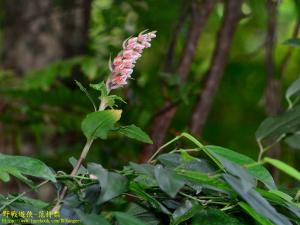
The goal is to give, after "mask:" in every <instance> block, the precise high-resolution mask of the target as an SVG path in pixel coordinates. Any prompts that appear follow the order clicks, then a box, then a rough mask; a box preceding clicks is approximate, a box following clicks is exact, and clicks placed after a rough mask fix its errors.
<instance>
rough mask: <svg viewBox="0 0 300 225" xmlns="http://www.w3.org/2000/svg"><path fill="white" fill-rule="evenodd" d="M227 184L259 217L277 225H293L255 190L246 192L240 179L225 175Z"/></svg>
mask: <svg viewBox="0 0 300 225" xmlns="http://www.w3.org/2000/svg"><path fill="white" fill-rule="evenodd" d="M223 178H224V179H225V180H226V182H227V183H228V184H229V185H230V186H231V187H232V188H233V189H234V190H235V191H236V192H237V193H238V194H239V196H240V197H241V198H243V199H244V200H245V201H246V202H247V203H248V204H249V205H250V206H251V207H252V208H253V210H254V211H255V212H256V213H258V214H259V215H261V216H263V217H265V218H267V219H269V220H270V221H272V222H273V223H274V224H276V225H292V224H291V222H290V221H289V220H288V219H287V218H286V217H285V216H284V215H282V214H280V213H278V212H277V211H276V209H275V208H274V207H273V206H272V205H271V204H270V203H269V202H268V201H267V200H266V199H265V198H263V197H262V196H261V195H260V194H259V193H258V192H256V191H255V190H254V189H251V190H248V191H245V190H244V189H243V186H242V183H241V181H240V179H238V178H235V177H234V176H232V175H229V174H223Z"/></svg>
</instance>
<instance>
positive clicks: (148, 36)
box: [106, 30, 156, 90]
mask: <svg viewBox="0 0 300 225" xmlns="http://www.w3.org/2000/svg"><path fill="white" fill-rule="evenodd" d="M146 32H147V30H145V31H142V32H141V33H139V34H138V36H137V37H129V38H127V39H126V40H125V41H124V42H123V45H122V47H123V50H122V51H121V52H120V53H119V54H118V55H117V56H116V57H115V59H114V60H113V63H110V68H111V72H112V75H111V78H110V79H108V80H107V82H106V86H107V87H108V89H109V90H112V89H116V88H119V87H123V86H124V85H126V84H127V80H128V79H129V78H131V74H132V73H133V68H134V66H135V62H136V61H137V60H138V59H139V58H140V57H141V56H142V53H143V50H144V49H145V48H149V47H151V44H150V42H151V40H152V39H153V38H155V37H156V34H155V33H156V31H152V32H148V33H146Z"/></svg>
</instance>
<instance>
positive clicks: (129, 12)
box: [0, 0, 300, 225]
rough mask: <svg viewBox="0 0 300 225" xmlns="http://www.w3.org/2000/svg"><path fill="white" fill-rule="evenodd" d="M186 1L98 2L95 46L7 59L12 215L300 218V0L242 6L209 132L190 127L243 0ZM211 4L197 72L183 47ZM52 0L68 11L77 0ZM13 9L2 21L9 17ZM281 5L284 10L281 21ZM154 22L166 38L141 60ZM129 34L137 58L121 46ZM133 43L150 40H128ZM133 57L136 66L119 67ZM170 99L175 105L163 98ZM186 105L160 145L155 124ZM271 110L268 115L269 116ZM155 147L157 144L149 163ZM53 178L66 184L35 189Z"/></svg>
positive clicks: (202, 220) (93, 219)
mask: <svg viewBox="0 0 300 225" xmlns="http://www.w3.org/2000/svg"><path fill="white" fill-rule="evenodd" d="M8 2H9V1H8ZM186 2H187V1H179V0H175V1H172V4H170V1H168V0H162V1H159V3H158V1H152V0H147V1H131V0H128V1H118V0H93V1H91V6H90V11H89V13H90V14H89V16H90V17H89V18H90V21H89V23H88V28H86V27H85V29H86V30H88V41H87V43H85V44H86V46H85V51H84V52H82V54H77V55H76V54H75V55H72V57H65V56H64V57H62V58H60V59H58V60H54V61H52V62H51V63H48V64H47V65H45V66H43V67H41V68H34V69H33V68H32V69H30V70H28V71H25V72H23V73H19V72H18V70H16V69H11V70H10V69H7V68H5V69H4V68H2V67H1V68H0V97H1V98H2V99H3V101H2V99H1V102H0V112H1V123H0V128H1V130H0V134H1V135H0V144H2V142H3V143H6V141H7V140H8V141H7V142H8V143H9V144H8V148H7V149H8V151H5V148H4V147H3V146H4V145H3V144H2V145H3V146H1V145H0V147H3V150H4V151H3V153H0V189H1V188H2V187H5V185H7V187H8V190H9V189H10V188H11V187H13V188H12V190H13V191H10V190H9V191H10V192H9V193H6V194H4V193H2V192H0V224H1V223H3V224H18V223H20V224H24V223H25V224H26V223H27V224H30V223H32V224H38V222H36V221H35V222H33V221H27V222H26V221H25V222H24V221H23V222H22V220H23V219H24V218H26V216H24V213H23V212H32V213H33V215H31V216H29V218H31V219H34V218H41V215H42V214H43V213H45V214H47V215H48V216H49V215H52V216H53V215H56V216H57V215H58V214H60V215H59V216H57V218H61V219H65V218H68V219H69V220H70V221H69V222H68V223H72V221H71V220H72V219H74V221H76V220H77V223H82V224H84V225H90V224H91V225H92V224H101V225H110V224H111V225H113V224H115V225H135V224H137V225H160V224H161V225H167V224H170V225H177V224H178V225H179V224H183V225H198V224H199V225H200V224H201V225H202V224H204V225H205V224H216V225H219V224H229V225H238V224H244V225H246V224H249V225H250V224H263V225H265V224H266V225H270V224H276V225H277V224H278V225H289V224H300V190H299V182H300V172H299V163H298V162H299V149H300V141H299V140H300V101H299V99H300V78H299V76H298V71H299V70H300V64H299V63H298V61H299V56H300V55H299V47H300V41H299V38H298V37H297V35H298V31H297V29H295V28H297V27H298V26H300V25H298V24H300V23H297V24H296V25H295V24H294V20H293V19H294V17H297V19H298V20H299V21H300V4H299V1H298V0H286V1H285V2H284V3H279V2H277V1H273V0H266V2H267V3H268V4H269V5H268V4H267V7H266V4H265V3H266V2H265V1H261V0H249V1H247V0H245V1H244V2H243V4H241V5H240V6H241V15H240V17H239V16H238V17H237V18H238V19H239V20H237V21H235V22H236V25H237V26H236V31H235V33H234V32H233V34H234V35H232V36H231V38H232V44H231V47H230V44H229V46H228V45H227V47H228V49H227V51H228V52H227V54H225V55H224V56H223V57H224V58H223V59H222V60H220V62H219V64H222V65H223V66H224V67H223V69H221V72H220V73H219V74H223V73H224V78H223V81H222V83H221V84H220V87H217V89H218V93H217V95H216V99H215V101H214V104H213V107H212V110H211V112H210V114H209V117H208V119H207V121H206V124H205V127H204V128H205V129H204V131H203V133H202V134H201V135H199V133H197V134H195V135H192V134H191V132H189V131H186V130H190V131H191V129H190V127H189V125H188V124H189V123H191V122H193V121H194V120H193V119H192V118H193V116H194V115H193V114H194V113H193V112H194V111H193V108H194V107H195V105H197V103H198V100H199V96H201V93H203V92H204V90H205V88H206V87H205V85H203V86H201V88H200V84H202V83H204V84H205V81H206V80H207V79H209V76H208V78H207V75H209V74H210V72H211V71H212V69H211V68H212V67H213V66H214V56H215V55H218V52H219V51H218V46H219V47H220V46H222V45H221V44H220V43H222V39H220V40H219V37H220V36H222V30H223V31H224V30H225V31H226V24H227V25H228V24H229V26H228V27H227V29H229V30H232V26H233V25H232V23H226V19H228V18H229V19H230V15H231V14H230V13H229V14H228V9H229V8H230V7H228V5H230V4H233V5H234V3H236V2H237V1H235V0H228V1H213V0H211V1H210V0H208V1H207V0H199V1H198V0H195V1H191V3H189V4H187V3H186ZM209 2H215V3H214V4H215V5H214V7H212V8H211V12H210V13H211V14H210V17H209V15H207V16H208V17H207V18H206V19H207V21H206V24H205V26H204V25H203V24H204V23H203V24H202V25H203V34H202V36H201V35H200V36H201V38H200V41H198V40H197V41H196V44H197V42H199V48H197V51H195V53H194V56H193V57H191V58H193V60H191V61H190V62H191V64H190V65H189V66H188V67H189V68H185V69H187V70H186V71H187V72H186V76H187V75H188V76H187V77H186V80H185V79H182V78H181V77H180V75H181V74H180V73H179V72H178V68H177V67H178V66H177V64H180V62H181V60H182V56H185V57H187V58H189V57H190V55H189V54H187V55H184V54H182V52H183V53H184V52H185V46H186V44H189V43H186V42H189V41H190V39H189V38H190V36H192V35H190V32H194V31H193V30H192V29H190V27H192V28H193V24H194V22H195V21H194V20H196V19H195V18H197V16H195V15H194V14H191V15H190V11H189V10H191V11H192V12H194V11H193V10H199V9H198V8H197V7H195V4H196V5H197V4H199V5H200V6H203V8H205V7H204V6H209ZM275 3H276V4H275ZM53 4H55V7H56V8H55V9H59V10H58V11H60V10H61V11H64V10H65V9H68V8H69V7H70V6H72V1H55V3H53ZM201 4H203V5H201ZM206 4H207V5H206ZM181 6H182V7H181ZM271 6H272V7H274V6H276V7H277V8H276V10H273V11H272V10H271V8H272V7H271ZM0 7H1V8H2V3H0ZM1 8H0V24H3V26H7V27H9V25H10V24H9V23H6V20H8V18H7V15H6V14H5V12H3V11H2V9H1ZM195 8H196V9H195ZM199 8H200V9H201V7H199ZM166 9H168V10H166ZM273 9H275V8H273ZM54 11H55V10H54ZM74 11H76V10H74ZM275 11H276V12H277V14H276V18H278V19H277V20H275V19H274V20H272V16H274V15H273V14H272V13H274V12H275ZM229 12H230V10H229ZM196 15H198V14H196ZM201 15H202V14H201ZM228 15H229V16H228ZM270 18H271V19H270ZM33 20H34V18H33ZM176 20H178V21H176ZM224 21H225V22H224ZM274 21H276V22H274ZM273 22H274V23H273ZM275 23H277V24H276V25H275V27H274V24H275ZM170 24H172V26H173V28H172V27H171V26H170ZM190 24H191V26H190ZM196 24H197V21H196ZM49 26H50V25H49ZM67 27H68V26H67ZM70 27H71V26H70ZM145 27H147V28H149V29H150V30H152V29H153V30H157V31H158V32H157V34H158V36H157V38H156V39H155V40H154V41H153V43H151V45H152V46H151V50H147V51H145V53H143V59H142V60H143V61H142V60H141V61H142V62H138V63H137V64H135V63H136V59H137V58H139V57H141V53H142V52H143V49H144V48H145V47H146V46H147V47H150V41H151V39H148V40H147V41H146V42H147V43H145V42H144V41H145V40H142V39H140V40H138V43H136V39H134V37H132V36H131V35H135V34H136V35H137V33H138V30H144V29H145ZM224 27H225V28H224ZM172 29H173V30H172ZM273 29H275V30H276V29H277V32H275V31H274V30H273ZM294 29H295V30H294ZM299 29H300V28H299V27H298V30H299ZM293 31H297V32H296V33H295V32H294V33H293ZM1 32H4V33H5V30H4V31H2V30H0V39H1V41H2V34H1ZM145 32H148V31H144V32H142V33H141V34H145ZM224 33H230V32H224ZM275 33H276V34H277V35H275ZM291 33H293V34H292V35H291ZM141 34H140V35H141ZM216 34H218V35H216ZM129 36H130V38H128V39H126V40H125V41H124V42H123V40H124V39H125V38H126V37H129ZM154 37H155V32H152V38H154ZM233 37H234V38H233ZM275 37H276V40H277V42H276V40H275ZM214 39H216V41H215V42H213V41H211V40H214ZM70 40H71V37H70ZM70 40H69V41H70ZM72 40H73V39H72ZM129 40H131V41H130V43H129ZM67 42H68V41H67ZM70 42H71V41H70ZM122 42H123V51H128V50H130V51H129V52H130V56H129V57H125V55H124V52H120V53H117V52H118V51H119V50H120V46H121V45H122ZM131 42H134V43H135V44H139V45H138V47H137V46H136V45H134V46H132V47H128V45H129V44H132V43H131ZM148 42H149V43H148ZM227 42H228V40H227ZM3 43H4V42H3ZM227 44H228V43H227ZM141 45H142V46H141ZM196 46H197V45H196ZM194 47H195V46H194ZM194 49H196V48H194ZM229 49H230V57H229ZM219 50H220V49H219ZM221 50H222V49H221ZM221 50H220V51H221ZM223 50H224V49H223ZM223 50H222V51H223ZM132 51H133V52H134V54H135V56H133V55H132ZM12 52H13V51H12ZM224 52H225V50H224ZM170 55H171V56H172V57H170ZM112 57H116V58H112ZM135 57H137V58H136V59H135ZM24 58H25V57H24ZM162 58H164V59H165V61H164V60H161V59H162ZM109 59H110V60H109ZM128 60H129V62H128ZM226 60H228V65H227V66H226V68H225V64H226V63H225V61H226ZM124 61H126V62H127V63H129V65H130V68H127V67H126V68H125V70H126V71H125V70H124V68H117V66H119V65H120V64H122V63H124ZM16 64H17V62H16ZM107 64H109V66H107ZM219 64H218V63H217V69H219V68H220V67H219ZM135 65H136V68H135V72H134V73H133V75H132V77H133V80H132V81H129V79H130V78H131V73H132V72H133V70H132V69H133V67H135ZM0 66H2V65H1V63H0ZM270 67H271V68H270ZM182 68H184V67H182ZM270 71H271V72H270ZM123 73H124V74H125V77H124V76H123V75H124V74H123ZM108 74H111V76H109V77H107V75H108ZM265 74H266V76H262V75H265ZM270 74H271V75H270ZM272 76H273V77H272ZM270 77H271V78H270ZM220 79H221V78H220ZM99 80H105V81H102V82H99ZM183 80H184V81H183ZM128 81H129V83H130V85H129V87H128V86H127V87H123V86H125V85H127V82H128ZM202 81H203V82H202ZM269 86H270V87H271V98H270V95H268V94H269V92H268V90H269V89H268V87H269ZM120 87H122V88H120ZM272 88H273V89H272ZM114 89H117V90H114ZM283 90H286V91H285V95H284V91H283ZM272 91H273V92H272ZM120 96H122V97H120ZM274 96H275V97H274ZM283 96H285V99H286V101H285V100H284V99H283V98H282V97H283ZM272 97H273V100H274V99H275V104H273V103H274V102H272V101H271V103H272V104H273V105H272V104H269V103H270V102H268V101H270V99H271V100H272ZM281 98H282V99H281ZM207 99H210V100H211V99H214V96H213V95H212V96H208V97H207ZM166 102H167V103H171V104H170V105H168V104H166V105H167V107H161V106H165V103H166ZM268 104H269V105H268ZM270 105H271V107H269V106H270ZM174 107H175V108H176V110H177V112H176V113H174V115H173V117H174V119H173V120H172V119H171V120H172V121H171V122H170V124H169V127H167V128H168V129H167V130H165V131H164V130H163V129H161V130H158V132H157V133H160V132H161V133H163V132H165V134H166V138H165V140H167V141H166V142H165V144H163V145H162V146H159V147H157V148H156V145H155V144H156V142H157V138H156V139H155V138H152V137H153V129H151V128H153V127H151V126H152V125H153V124H155V123H154V122H155V118H156V117H159V116H160V115H163V114H164V113H165V112H168V110H170V111H172V110H173V109H174ZM263 108H264V109H265V111H266V114H267V115H269V117H267V118H266V119H264V120H263V118H265V117H266V116H265V113H264V112H263ZM270 109H271V111H270ZM176 110H175V111H176ZM272 110H275V112H274V111H272ZM92 111H93V112H92ZM262 120H263V121H262ZM261 121H262V122H261ZM162 122H164V121H162ZM260 122H261V123H260ZM259 124H260V125H259ZM158 125H160V124H159V123H158ZM157 127H158V128H159V127H160V126H157ZM144 130H148V131H149V132H145V131H144ZM154 130H155V129H154ZM255 130H256V132H255ZM184 131H186V132H184ZM150 132H151V135H148V134H147V133H149V134H150ZM200 136H201V137H200ZM154 137H155V135H154ZM156 137H157V136H156ZM152 139H153V140H152ZM255 139H256V140H255ZM3 140H5V141H3ZM168 140H169V141H168ZM84 141H85V145H84ZM152 144H154V145H152ZM211 144H215V145H211ZM83 145H84V147H83V149H82V146H83ZM145 146H146V147H147V146H148V147H149V146H154V147H153V148H154V150H155V152H154V153H152V155H151V158H150V159H149V160H148V161H147V162H145V163H137V161H138V157H139V156H141V155H142V156H143V152H144V151H143V150H144V149H145ZM221 146H229V147H221ZM278 149H279V153H278V152H277V155H276V152H275V151H276V150H278ZM0 151H1V152H2V149H1V150H0ZM80 152H81V155H80V157H79V154H80ZM28 155H30V157H29V156H28ZM256 159H257V160H256ZM99 162H101V163H99ZM70 169H73V170H72V172H71V173H69V172H68V171H69V170H70ZM9 182H10V183H9ZM39 182H40V183H39ZM2 185H3V186H2ZM45 186H48V187H49V186H50V187H52V188H53V189H51V190H50V192H55V196H50V198H49V196H47V197H45V196H44V198H34V196H36V195H35V193H38V192H39V190H41V188H43V187H45ZM24 187H25V188H24ZM17 189H19V190H22V191H19V192H15V190H17ZM23 190H25V191H24V192H23ZM1 191H2V190H1ZM37 215H38V216H37ZM43 215H44V214H43ZM42 218H46V219H47V217H46V216H44V217H42ZM79 221H80V222H79ZM60 222H61V223H65V224H66V223H67V222H62V221H60ZM60 222H59V221H55V220H52V221H51V222H50V224H59V223H60ZM40 224H45V223H43V222H40Z"/></svg>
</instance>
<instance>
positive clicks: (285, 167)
mask: <svg viewBox="0 0 300 225" xmlns="http://www.w3.org/2000/svg"><path fill="white" fill-rule="evenodd" d="M263 161H264V162H267V163H269V164H271V165H272V166H275V167H276V168H277V169H279V170H281V171H282V172H284V173H286V174H288V175H290V176H291V177H294V178H295V179H297V180H298V181H300V172H299V171H298V170H296V169H295V168H293V167H291V166H289V165H288V164H286V163H284V162H282V161H280V160H277V159H271V158H268V157H265V158H264V159H263Z"/></svg>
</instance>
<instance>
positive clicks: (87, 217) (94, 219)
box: [76, 210, 110, 225]
mask: <svg viewBox="0 0 300 225" xmlns="http://www.w3.org/2000/svg"><path fill="white" fill-rule="evenodd" d="M76 214H77V215H78V216H79V219H80V221H81V222H82V223H83V224H84V225H110V223H109V222H108V221H107V220H106V219H105V218H104V217H103V216H101V215H96V214H84V213H83V212H81V211H79V210H76Z"/></svg>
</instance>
